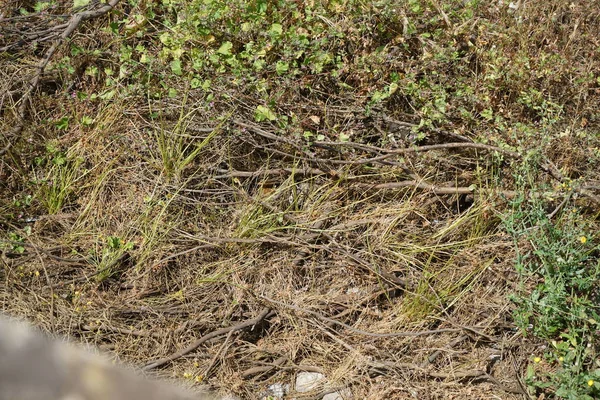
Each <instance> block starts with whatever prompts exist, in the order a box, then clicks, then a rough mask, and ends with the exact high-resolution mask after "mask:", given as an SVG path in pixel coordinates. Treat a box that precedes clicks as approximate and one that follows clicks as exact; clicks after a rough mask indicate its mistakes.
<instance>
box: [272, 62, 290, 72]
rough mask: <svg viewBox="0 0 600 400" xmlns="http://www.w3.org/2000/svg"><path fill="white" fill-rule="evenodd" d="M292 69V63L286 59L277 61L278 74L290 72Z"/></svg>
mask: <svg viewBox="0 0 600 400" xmlns="http://www.w3.org/2000/svg"><path fill="white" fill-rule="evenodd" d="M289 69H290V65H289V64H288V63H286V62H284V61H277V64H276V65H275V70H276V71H277V74H278V75H283V74H285V73H286V72H288V71H289Z"/></svg>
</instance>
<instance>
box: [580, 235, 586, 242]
mask: <svg viewBox="0 0 600 400" xmlns="http://www.w3.org/2000/svg"><path fill="white" fill-rule="evenodd" d="M579 241H580V242H581V243H583V244H585V243H586V242H587V238H586V237H585V236H581V237H580V238H579Z"/></svg>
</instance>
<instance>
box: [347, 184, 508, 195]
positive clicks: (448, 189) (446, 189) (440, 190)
mask: <svg viewBox="0 0 600 400" xmlns="http://www.w3.org/2000/svg"><path fill="white" fill-rule="evenodd" d="M356 185H358V186H361V187H364V188H366V189H399V188H405V187H412V188H416V189H423V190H429V191H431V192H433V193H435V194H438V195H442V194H471V193H475V192H477V191H482V190H481V189H477V188H476V187H470V186H469V187H465V186H456V187H453V186H437V185H432V184H430V183H426V182H419V181H415V180H410V181H400V182H385V183H378V184H370V183H356ZM484 191H485V192H489V193H498V194H502V195H504V196H506V197H508V198H512V197H515V196H516V195H517V192H515V191H513V190H493V189H489V190H484Z"/></svg>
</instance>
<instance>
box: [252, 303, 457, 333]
mask: <svg viewBox="0 0 600 400" xmlns="http://www.w3.org/2000/svg"><path fill="white" fill-rule="evenodd" d="M259 297H260V298H261V299H264V300H266V301H268V302H270V303H273V304H277V305H280V306H283V307H286V308H289V309H291V310H294V311H298V312H302V313H305V314H309V315H312V316H313V317H317V318H319V319H320V320H323V321H325V322H330V323H333V324H336V325H339V326H342V327H344V328H346V329H348V330H350V331H352V332H354V333H357V334H359V335H363V336H370V337H377V338H390V337H419V336H427V335H438V334H440V333H448V332H461V331H464V330H467V328H442V329H434V330H427V331H415V332H393V333H374V332H368V331H363V330H362V329H357V328H354V327H352V326H350V325H348V324H345V323H343V322H340V321H336V320H335V319H332V318H328V317H325V316H323V315H321V314H319V313H318V312H315V311H311V310H307V309H305V308H301V307H298V306H295V305H292V304H286V303H283V302H280V301H277V300H274V299H271V298H269V297H267V296H259Z"/></svg>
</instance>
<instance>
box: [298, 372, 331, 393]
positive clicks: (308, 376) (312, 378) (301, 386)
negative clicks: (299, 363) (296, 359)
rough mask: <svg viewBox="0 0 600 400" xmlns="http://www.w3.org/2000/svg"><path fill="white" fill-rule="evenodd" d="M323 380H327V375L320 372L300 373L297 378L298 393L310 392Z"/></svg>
mask: <svg viewBox="0 0 600 400" xmlns="http://www.w3.org/2000/svg"><path fill="white" fill-rule="evenodd" d="M323 379H325V375H323V374H320V373H318V372H300V373H299V374H298V375H297V376H296V391H297V392H298V393H306V392H310V391H311V390H313V389H315V388H316V387H317V385H318V384H319V382H320V381H322V380H323Z"/></svg>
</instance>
